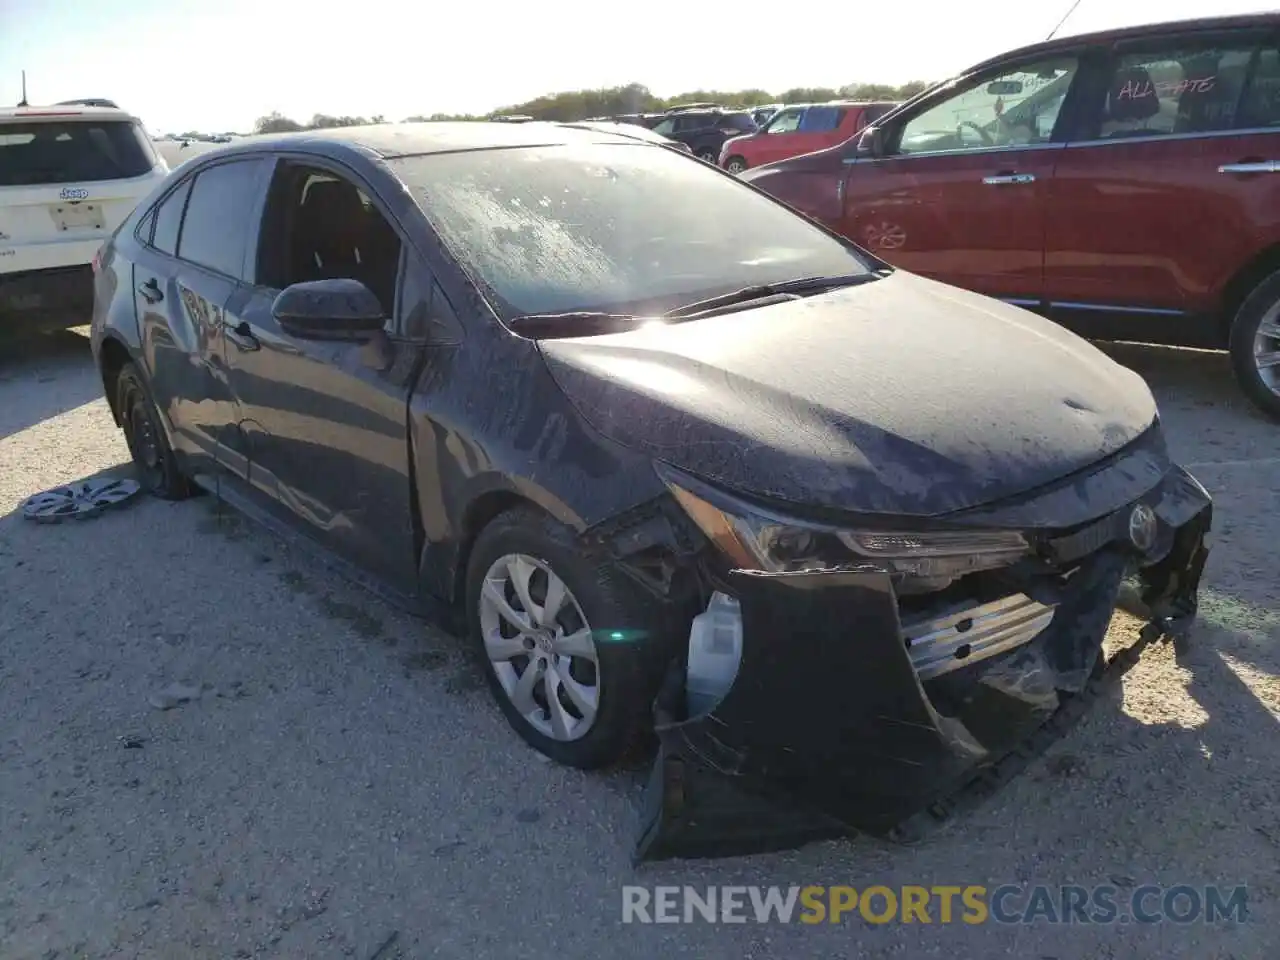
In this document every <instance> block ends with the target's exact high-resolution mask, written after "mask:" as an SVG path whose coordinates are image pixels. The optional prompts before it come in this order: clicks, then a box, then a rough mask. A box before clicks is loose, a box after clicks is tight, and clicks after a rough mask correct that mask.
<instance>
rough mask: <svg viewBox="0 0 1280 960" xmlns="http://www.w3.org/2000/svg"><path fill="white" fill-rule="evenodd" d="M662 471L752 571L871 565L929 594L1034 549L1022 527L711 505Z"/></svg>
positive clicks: (730, 553)
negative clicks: (845, 519) (933, 524)
mask: <svg viewBox="0 0 1280 960" xmlns="http://www.w3.org/2000/svg"><path fill="white" fill-rule="evenodd" d="M661 472H662V473H663V474H664V476H663V480H664V482H665V483H666V484H667V487H668V488H669V489H670V490H671V493H672V494H673V495H674V496H675V498H676V500H677V502H679V504H680V506H681V507H683V508H684V511H685V512H686V513H687V514H688V515H689V518H690V519H691V520H693V522H694V523H695V524H697V525H698V528H699V529H700V530H702V532H703V533H704V534H706V536H707V538H708V539H709V540H711V541H712V542H713V543H714V544H716V546H717V547H719V548H720V550H721V551H723V553H724V554H725V555H726V556H727V557H728V558H729V560H730V561H731V562H732V563H733V564H734V565H735V566H737V567H740V568H743V569H747V570H763V571H768V572H770V573H782V572H788V571H800V570H852V571H857V570H864V571H867V572H869V573H883V574H887V575H888V576H890V577H892V578H893V581H894V584H895V587H896V588H897V589H898V590H899V592H901V593H923V592H933V591H935V590H941V589H942V588H943V587H945V586H946V585H947V584H948V583H950V582H951V581H953V580H956V579H958V578H959V577H963V576H965V575H967V574H970V573H976V572H978V571H980V570H994V569H998V568H1000V567H1005V566H1008V565H1010V564H1012V563H1014V562H1015V561H1017V560H1019V559H1021V558H1022V557H1025V556H1027V555H1028V554H1029V553H1030V552H1031V547H1030V545H1029V544H1028V542H1027V539H1026V537H1024V536H1023V535H1022V534H1021V533H1019V532H1017V531H1016V530H972V531H970V530H938V531H895V530H846V529H840V528H836V527H827V526H820V525H815V524H810V523H805V522H803V521H794V520H786V519H782V518H778V517H769V516H764V515H761V514H760V513H758V512H756V511H754V510H753V509H752V508H750V507H748V506H747V505H745V504H738V503H735V502H734V501H733V500H732V498H729V497H725V496H714V499H716V500H717V501H718V503H711V502H710V501H709V500H708V499H706V497H705V496H703V495H700V494H696V493H693V492H692V491H690V490H689V489H687V488H686V487H685V486H683V485H681V483H679V482H677V481H676V480H674V479H673V478H672V477H671V476H670V475H669V472H668V471H661ZM706 492H708V493H709V491H706Z"/></svg>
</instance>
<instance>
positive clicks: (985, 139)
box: [956, 120, 996, 147]
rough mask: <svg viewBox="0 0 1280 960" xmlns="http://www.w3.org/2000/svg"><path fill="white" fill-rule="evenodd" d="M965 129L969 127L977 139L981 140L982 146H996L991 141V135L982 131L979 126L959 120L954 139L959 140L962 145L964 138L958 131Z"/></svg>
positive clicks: (968, 121)
mask: <svg viewBox="0 0 1280 960" xmlns="http://www.w3.org/2000/svg"><path fill="white" fill-rule="evenodd" d="M965 127H969V128H970V129H971V130H973V131H974V132H975V133H976V134H977V135H978V136H979V137H981V138H982V144H983V146H987V147H994V146H995V145H996V142H995V140H993V139H992V137H991V134H989V133H987V131H985V130H983V129H982V128H981V127H980V126H978V125H977V124H976V123H974V122H973V121H972V120H961V121H960V122H959V123H957V124H956V139H958V140H960V141H961V142H962V143H963V142H964V136H963V135H962V134H961V133H960V131H961V130H963V129H964V128H965Z"/></svg>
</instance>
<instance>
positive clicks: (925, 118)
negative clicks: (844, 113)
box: [897, 56, 1079, 155]
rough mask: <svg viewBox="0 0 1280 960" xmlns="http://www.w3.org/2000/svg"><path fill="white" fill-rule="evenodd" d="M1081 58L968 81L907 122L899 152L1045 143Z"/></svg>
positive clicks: (1045, 62)
mask: <svg viewBox="0 0 1280 960" xmlns="http://www.w3.org/2000/svg"><path fill="white" fill-rule="evenodd" d="M1078 66H1079V60H1078V59H1077V58H1076V57H1073V56H1065V57H1064V56H1058V57H1053V58H1052V59H1047V60H1042V61H1039V62H1036V63H1028V64H1022V65H1021V66H1019V67H1017V68H1016V69H1011V70H1007V71H1005V72H1003V73H999V74H997V75H995V76H991V75H988V76H986V77H984V78H983V79H982V80H981V81H980V82H978V83H973V82H969V83H967V84H966V85H965V86H964V87H962V88H961V89H960V90H959V91H958V92H956V93H953V94H952V95H951V96H949V97H947V99H945V100H943V101H942V102H941V103H937V104H935V105H933V106H932V107H929V108H928V109H926V110H925V111H924V112H923V113H920V114H917V115H916V116H915V117H913V118H911V119H910V120H908V121H907V123H906V124H905V125H904V126H903V128H902V135H901V137H900V138H899V141H898V149H897V153H898V154H906V155H910V154H913V153H954V152H958V151H962V150H981V149H989V148H992V147H1006V148H1008V147H1022V146H1027V145H1029V144H1036V143H1046V142H1048V141H1049V139H1050V138H1051V137H1052V136H1053V128H1054V126H1055V125H1056V123H1057V120H1058V112H1059V111H1060V110H1061V109H1062V103H1063V101H1064V100H1065V99H1066V96H1067V91H1068V90H1069V89H1070V87H1071V83H1072V80H1074V78H1075V75H1076V70H1077V68H1078Z"/></svg>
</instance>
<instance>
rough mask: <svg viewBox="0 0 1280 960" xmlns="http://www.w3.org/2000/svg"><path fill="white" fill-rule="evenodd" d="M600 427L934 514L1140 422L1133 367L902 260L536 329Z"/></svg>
mask: <svg viewBox="0 0 1280 960" xmlns="http://www.w3.org/2000/svg"><path fill="white" fill-rule="evenodd" d="M539 346H540V348H541V350H542V353H543V356H544V357H545V359H546V362H547V364H548V366H549V368H550V370H551V373H552V375H553V376H554V377H555V379H556V381H557V382H558V383H559V385H560V387H561V389H563V390H564V392H565V393H566V395H567V396H568V397H569V399H570V400H571V401H572V402H573V404H574V406H575V407H576V409H577V410H578V411H579V413H580V414H581V415H582V416H583V417H584V418H585V419H586V420H587V421H588V422H589V423H590V424H591V425H592V426H594V427H595V428H596V429H597V430H599V431H600V432H601V433H603V434H604V435H605V436H607V437H609V438H610V439H612V440H615V441H617V442H619V443H622V444H625V445H627V446H629V447H632V448H635V449H638V450H642V451H644V452H646V453H648V454H650V455H652V456H653V457H655V458H657V459H661V460H663V461H666V462H667V463H670V464H672V465H673V466H676V467H679V468H681V469H683V470H687V471H689V472H690V473H693V474H697V475H699V476H701V477H703V478H705V479H707V480H710V481H713V482H716V483H719V484H722V485H724V486H726V487H729V488H732V489H736V490H738V491H740V492H745V493H754V494H757V495H760V496H765V497H770V498H773V499H778V500H786V501H791V502H794V503H797V504H808V505H813V506H820V507H828V508H834V509H838V510H848V511H857V512H872V513H885V514H901V515H913V516H933V515H938V514H942V513H948V512H951V511H954V510H961V509H965V508H968V507H974V506H979V505H982V504H987V503H991V502H993V501H997V500H1000V499H1002V498H1005V497H1009V496H1013V495H1016V494H1019V493H1023V492H1025V491H1028V490H1031V489H1034V488H1036V487H1040V486H1042V485H1044V484H1048V483H1050V482H1052V481H1054V480H1058V479H1060V478H1062V477H1065V476H1067V475H1069V474H1071V473H1074V472H1076V471H1077V470H1080V469H1082V468H1084V467H1087V466H1089V465H1090V464H1091V463H1094V462H1095V461H1098V460H1100V459H1102V458H1104V457H1106V456H1107V455H1109V454H1111V453H1113V452H1115V451H1117V450H1119V449H1120V448H1121V447H1123V446H1125V445H1126V444H1128V443H1129V442H1130V441H1132V440H1134V439H1135V438H1137V437H1138V436H1139V435H1140V434H1141V433H1143V432H1144V431H1145V430H1146V429H1147V428H1148V427H1149V426H1150V425H1151V423H1152V422H1153V420H1154V418H1155V414H1156V407H1155V402H1154V400H1153V399H1152V396H1151V393H1150V391H1149V390H1148V389H1147V386H1146V384H1145V383H1144V382H1143V380H1142V379H1141V378H1140V377H1139V376H1138V375H1137V374H1135V373H1133V372H1132V371H1130V370H1128V369H1126V368H1124V367H1122V366H1120V365H1119V364H1117V363H1115V362H1114V361H1112V360H1111V359H1110V358H1108V357H1107V356H1106V355H1105V354H1103V353H1101V352H1100V351H1099V350H1097V349H1096V348H1094V347H1093V346H1092V345H1090V344H1089V343H1087V342H1086V341H1084V340H1082V339H1080V338H1079V337H1076V336H1075V335H1073V334H1070V333H1068V332H1066V331H1065V330H1063V329H1062V328H1061V327H1059V326H1057V325H1055V324H1053V323H1051V322H1049V321H1047V320H1044V319H1042V318H1040V317H1038V316H1036V315H1034V314H1031V313H1029V312H1027V311H1024V310H1021V309H1018V308H1015V307H1011V306H1008V305H1006V304H1004V303H1001V302H999V301H996V300H991V299H988V298H986V297H982V296H978V295H976V294H973V293H969V292H967V291H962V290H959V289H957V288H955V287H950V286H947V285H945V284H940V283H937V282H934V281H931V280H926V279H924V278H922V277H918V276H914V275H911V274H907V273H903V272H901V271H898V272H895V273H894V274H892V275H890V276H888V277H886V278H884V279H881V280H876V281H874V282H871V283H867V284H864V285H862V286H857V287H850V288H846V289H842V290H836V291H833V292H830V293H825V294H820V295H818V296H814V297H808V298H805V299H801V300H795V301H789V302H786V303H781V304H776V305H772V306H766V307H760V308H754V309H746V310H742V311H739V312H736V313H729V314H724V315H721V316H716V317H709V318H706V319H700V320H691V321H686V322H683V323H674V324H655V325H652V326H650V327H647V328H643V329H637V330H634V331H629V332H626V333H619V334H609V335H603V336H593V337H579V338H573V339H554V340H544V341H542V342H541V343H540V344H539Z"/></svg>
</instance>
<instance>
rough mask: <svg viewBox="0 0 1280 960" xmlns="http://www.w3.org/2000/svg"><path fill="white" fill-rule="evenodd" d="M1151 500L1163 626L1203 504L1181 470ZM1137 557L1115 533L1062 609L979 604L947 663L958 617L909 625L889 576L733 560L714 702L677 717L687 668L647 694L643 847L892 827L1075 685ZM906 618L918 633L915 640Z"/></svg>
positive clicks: (1183, 617)
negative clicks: (722, 690) (770, 569)
mask: <svg viewBox="0 0 1280 960" xmlns="http://www.w3.org/2000/svg"><path fill="white" fill-rule="evenodd" d="M1184 478H1185V482H1184ZM1154 502H1155V507H1154V509H1155V511H1156V513H1157V515H1158V516H1159V517H1160V519H1161V521H1162V525H1163V527H1164V532H1165V534H1166V536H1164V537H1163V538H1162V542H1161V544H1160V545H1159V547H1158V548H1157V549H1156V551H1155V554H1154V555H1155V556H1158V557H1159V558H1160V559H1158V560H1156V562H1154V563H1151V564H1149V565H1148V566H1146V567H1140V569H1139V570H1138V573H1139V575H1140V577H1141V579H1142V582H1143V599H1144V601H1145V602H1146V603H1147V604H1149V605H1150V607H1151V610H1152V620H1151V625H1150V626H1149V628H1148V631H1149V632H1150V631H1156V632H1157V633H1158V634H1160V635H1165V634H1175V633H1178V632H1181V631H1183V630H1185V629H1186V628H1187V627H1188V626H1189V625H1190V623H1191V622H1192V620H1194V617H1195V612H1196V606H1197V590H1198V587H1199V582H1200V575H1201V572H1202V571H1203V568H1204V561H1205V558H1206V556H1207V552H1208V551H1207V547H1206V546H1205V535H1206V534H1207V532H1208V530H1209V526H1210V523H1211V517H1212V507H1211V504H1210V501H1209V499H1208V495H1207V494H1205V493H1204V491H1203V488H1201V487H1200V486H1199V485H1198V484H1196V483H1195V481H1194V480H1192V479H1191V478H1190V477H1189V476H1187V475H1185V474H1182V473H1181V471H1178V472H1177V475H1176V476H1173V477H1171V478H1168V479H1167V480H1166V483H1165V485H1164V489H1163V491H1162V492H1161V493H1160V495H1159V497H1158V498H1157V499H1156V501H1154ZM1137 559H1138V558H1136V557H1135V556H1134V554H1133V553H1132V552H1126V550H1125V549H1123V548H1122V547H1121V546H1119V545H1116V546H1112V547H1108V548H1106V549H1104V550H1102V551H1100V552H1098V553H1097V554H1095V555H1094V556H1093V557H1091V558H1090V559H1089V560H1088V561H1086V562H1085V564H1084V566H1082V567H1081V568H1080V569H1079V570H1078V571H1077V572H1076V573H1075V574H1074V575H1073V576H1072V577H1071V579H1070V582H1069V584H1068V586H1067V587H1066V588H1065V589H1064V591H1063V595H1062V598H1061V600H1060V602H1059V603H1058V606H1057V607H1056V608H1050V607H1041V605H1039V604H1035V603H1034V601H1029V600H1026V599H1025V598H1022V599H1018V598H1014V599H1012V600H1007V601H1001V602H998V603H996V604H988V605H986V607H985V608H984V615H985V617H986V618H987V619H986V621H985V624H984V625H982V626H981V627H980V626H979V623H978V620H977V618H976V617H975V618H974V619H975V622H974V624H973V626H972V627H970V629H971V630H979V629H981V631H982V633H981V636H982V639H983V646H985V647H987V648H995V649H993V650H991V651H990V652H985V651H983V652H984V655H983V656H981V657H979V658H978V659H977V660H970V661H969V662H965V661H964V660H961V661H959V664H960V665H959V666H958V667H956V666H953V663H954V662H955V658H954V653H955V651H956V649H958V646H957V644H955V642H954V641H955V637H954V634H955V632H956V631H955V627H956V626H957V625H958V621H957V622H948V621H949V620H950V618H948V617H943V618H940V619H934V620H932V621H931V623H930V624H929V626H931V627H932V628H933V629H931V630H930V629H923V631H922V630H921V628H922V627H925V625H920V626H919V627H908V628H907V629H905V630H904V628H903V626H902V624H901V623H900V622H899V617H898V605H897V600H896V598H895V596H894V594H893V591H892V589H891V586H890V584H889V581H888V578H887V577H885V576H883V575H880V574H875V573H850V572H825V573H789V574H776V575H768V574H759V573H753V572H747V571H738V572H736V573H734V574H733V575H732V580H733V582H732V583H731V584H730V586H731V588H732V589H733V592H734V593H735V594H736V595H737V596H738V598H739V602H740V603H741V608H742V617H743V649H742V659H741V662H740V664H739V669H738V674H737V678H736V680H735V682H734V684H733V686H732V687H731V688H730V689H729V691H728V692H727V693H726V694H725V696H724V698H723V699H722V700H721V701H720V702H719V704H717V706H716V707H715V708H714V709H713V710H712V711H711V712H710V713H708V714H705V715H703V716H698V717H692V718H688V719H685V718H683V717H682V709H683V706H682V705H683V702H684V696H683V693H684V690H683V676H682V675H681V673H680V671H679V670H678V669H673V671H672V674H671V676H669V678H668V681H667V684H666V685H665V686H664V688H663V690H662V692H661V693H660V695H659V697H658V700H657V703H656V721H657V732H658V735H659V740H660V744H661V746H660V752H659V757H658V761H657V764H656V765H655V767H654V770H653V775H652V778H651V781H650V787H649V792H648V796H647V798H646V799H647V803H646V810H645V825H644V829H643V831H642V836H641V838H640V841H639V844H638V846H637V851H636V857H637V859H640V860H649V859H663V858H668V857H712V856H730V855H739V854H745V853H754V852H762V851H766V850H773V849H779V848H785V847H791V846H796V845H799V844H802V843H806V842H809V841H812V840H815V839H819V838H825V837H834V836H839V835H842V834H848V833H850V832H853V831H856V830H863V831H867V832H871V833H878V834H886V833H890V832H891V831H892V830H893V829H894V828H895V827H896V826H897V825H899V824H901V823H903V822H904V821H906V820H908V819H909V818H910V817H911V816H912V815H913V814H916V813H919V812H921V811H923V810H925V809H926V808H929V807H930V806H931V805H932V804H934V803H936V802H938V801H941V800H944V799H945V798H946V797H947V796H948V795H950V794H953V793H954V792H956V791H958V790H960V789H961V788H963V787H964V785H965V784H967V783H970V782H972V781H973V780H974V779H975V778H977V777H979V776H980V775H981V773H982V772H983V771H984V770H985V769H987V768H988V767H991V766H992V765H994V764H995V763H996V762H997V761H999V760H1000V758H1001V757H1003V756H1007V755H1008V754H1009V753H1011V752H1012V751H1013V750H1014V749H1018V748H1020V747H1022V746H1024V745H1025V744H1026V742H1027V741H1028V739H1029V738H1030V737H1031V736H1032V735H1033V734H1034V733H1036V731H1038V730H1039V729H1040V728H1041V727H1042V726H1043V725H1044V724H1045V723H1046V721H1047V720H1048V719H1050V718H1051V717H1053V716H1054V715H1055V713H1056V712H1057V711H1058V710H1059V708H1060V707H1061V706H1062V704H1063V703H1065V702H1067V701H1068V700H1069V699H1070V698H1071V697H1072V696H1074V695H1076V694H1079V693H1080V692H1081V691H1083V690H1084V689H1085V687H1086V684H1087V683H1088V680H1089V678H1090V677H1091V676H1094V675H1096V674H1097V672H1098V671H1099V669H1100V667H1101V664H1102V658H1101V645H1102V639H1103V637H1104V635H1105V633H1106V629H1107V625H1108V624H1109V623H1110V620H1111V616H1112V613H1113V611H1114V609H1115V605H1116V598H1117V594H1118V591H1119V586H1120V581H1121V579H1122V577H1123V575H1124V573H1125V571H1126V570H1130V569H1133V567H1134V565H1135V560H1137ZM1033 604H1034V605H1033ZM1046 612H1047V614H1048V616H1049V622H1048V624H1047V625H1045V624H1043V623H1042V619H1043V618H1044V616H1045V615H1046ZM969 613H970V616H972V614H973V611H970V612H969ZM962 619H963V618H962ZM948 630H950V633H951V635H948ZM913 631H914V633H915V636H916V638H917V642H921V641H923V642H924V645H923V648H922V649H921V650H919V651H917V652H915V653H914V654H913V652H912V651H910V650H909V649H908V646H907V643H906V640H907V638H908V637H909V636H912V635H913ZM1028 634H1030V638H1029V639H1028V638H1027V635H1028ZM930 637H932V638H933V639H932V641H931V642H929V638H930ZM1015 640H1018V641H1019V643H1017V644H1015V643H1014V641H1015ZM970 656H971V657H972V656H973V653H972V652H971V653H970ZM947 658H949V660H948V659H947ZM944 660H945V661H946V663H945V669H942V670H939V669H938V668H937V665H938V664H939V663H943V662H944ZM943 674H945V675H943ZM957 685H959V689H960V693H959V695H957V693H956V686H957Z"/></svg>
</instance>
